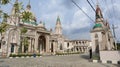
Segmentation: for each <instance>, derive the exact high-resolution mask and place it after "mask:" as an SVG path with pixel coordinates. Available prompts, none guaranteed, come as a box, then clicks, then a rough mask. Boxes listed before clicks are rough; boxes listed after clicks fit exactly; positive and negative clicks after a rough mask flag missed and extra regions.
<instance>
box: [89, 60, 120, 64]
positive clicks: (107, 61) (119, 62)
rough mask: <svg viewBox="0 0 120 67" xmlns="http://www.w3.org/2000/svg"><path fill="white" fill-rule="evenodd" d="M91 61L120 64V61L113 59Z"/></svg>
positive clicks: (94, 61)
mask: <svg viewBox="0 0 120 67" xmlns="http://www.w3.org/2000/svg"><path fill="white" fill-rule="evenodd" d="M89 62H93V63H107V64H119V65H120V61H111V60H89Z"/></svg>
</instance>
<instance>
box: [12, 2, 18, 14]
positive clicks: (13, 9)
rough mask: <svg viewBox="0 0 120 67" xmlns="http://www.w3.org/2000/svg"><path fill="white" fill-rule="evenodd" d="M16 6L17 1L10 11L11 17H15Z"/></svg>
mask: <svg viewBox="0 0 120 67" xmlns="http://www.w3.org/2000/svg"><path fill="white" fill-rule="evenodd" d="M17 4H18V0H16V1H15V3H14V5H13V8H12V11H11V15H15V14H16V13H17V12H18V11H17V8H16V7H15V6H16V5H17Z"/></svg>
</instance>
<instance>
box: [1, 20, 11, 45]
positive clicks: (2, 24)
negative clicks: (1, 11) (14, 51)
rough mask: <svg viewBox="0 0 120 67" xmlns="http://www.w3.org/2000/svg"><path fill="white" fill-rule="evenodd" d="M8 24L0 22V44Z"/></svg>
mask: <svg viewBox="0 0 120 67" xmlns="http://www.w3.org/2000/svg"><path fill="white" fill-rule="evenodd" d="M8 26H9V25H8V24H7V23H6V22H2V23H1V24H0V35H1V39H0V44H1V45H2V39H3V38H4V37H3V33H4V32H5V31H6V30H7V28H8Z"/></svg>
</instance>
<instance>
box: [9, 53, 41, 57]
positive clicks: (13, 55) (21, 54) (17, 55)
mask: <svg viewBox="0 0 120 67" xmlns="http://www.w3.org/2000/svg"><path fill="white" fill-rule="evenodd" d="M22 56H24V57H26V56H29V57H31V56H33V54H26V53H19V54H10V56H9V57H22ZM36 56H41V54H36Z"/></svg>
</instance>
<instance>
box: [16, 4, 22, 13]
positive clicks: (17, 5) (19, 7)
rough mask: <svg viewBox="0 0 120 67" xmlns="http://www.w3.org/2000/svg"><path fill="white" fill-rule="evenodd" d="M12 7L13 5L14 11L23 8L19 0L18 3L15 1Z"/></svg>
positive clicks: (17, 11)
mask: <svg viewBox="0 0 120 67" xmlns="http://www.w3.org/2000/svg"><path fill="white" fill-rule="evenodd" d="M14 7H15V13H19V12H20V10H22V9H23V6H22V2H20V3H18V2H17V3H15V4H14Z"/></svg>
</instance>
